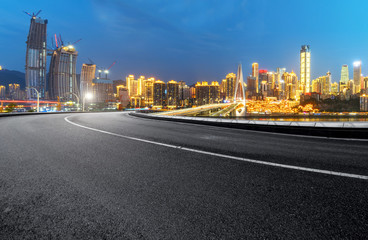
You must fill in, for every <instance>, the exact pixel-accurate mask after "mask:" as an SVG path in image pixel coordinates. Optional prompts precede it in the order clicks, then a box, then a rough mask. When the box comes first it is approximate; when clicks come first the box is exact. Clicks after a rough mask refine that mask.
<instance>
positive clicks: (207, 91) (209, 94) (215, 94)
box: [195, 74, 235, 105]
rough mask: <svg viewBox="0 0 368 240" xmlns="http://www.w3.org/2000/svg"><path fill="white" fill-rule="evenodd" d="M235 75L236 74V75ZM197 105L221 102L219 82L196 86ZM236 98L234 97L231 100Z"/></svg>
mask: <svg viewBox="0 0 368 240" xmlns="http://www.w3.org/2000/svg"><path fill="white" fill-rule="evenodd" d="M234 75H235V74H234ZM195 88H196V100H197V105H205V104H212V103H218V102H219V101H220V85H219V83H218V82H212V83H211V85H209V84H208V82H201V83H200V82H198V83H197V84H196V85H195ZM233 98H234V95H233V96H232V98H231V99H233Z"/></svg>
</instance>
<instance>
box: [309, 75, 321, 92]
mask: <svg viewBox="0 0 368 240" xmlns="http://www.w3.org/2000/svg"><path fill="white" fill-rule="evenodd" d="M311 85H312V90H311V92H313V93H321V92H322V86H321V81H320V79H319V78H316V79H313V80H312V84H311Z"/></svg>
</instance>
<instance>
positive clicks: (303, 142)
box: [0, 113, 368, 239]
mask: <svg viewBox="0 0 368 240" xmlns="http://www.w3.org/2000/svg"><path fill="white" fill-rule="evenodd" d="M65 117H68V118H67V120H68V121H70V122H67V121H66V120H65V119H64V118H65ZM73 123H74V124H73ZM76 124H78V125H76ZM86 127H87V128H86ZM127 137H128V138H127ZM0 139H1V142H0V239H50V238H51V239H326V238H333V239H339V238H343V239H363V238H366V237H367V236H368V180H365V179H359V178H356V177H354V176H356V175H358V176H363V178H364V177H367V176H368V142H359V141H344V140H332V139H320V138H303V137H296V136H286V135H278V134H269V133H262V132H252V131H245V130H236V129H226V128H217V127H210V126H201V125H193V124H183V123H175V122H165V121H158V120H149V119H140V118H136V117H131V116H129V115H127V114H125V113H89V114H69V115H68V114H56V115H47V116H45V115H34V116H16V117H2V118H0ZM165 144H166V145H165ZM220 154H221V156H220ZM234 157H238V160H237V159H234ZM243 160H246V161H243ZM247 160H257V161H260V162H258V163H252V162H248V161H247ZM267 163H278V164H283V165H282V166H291V167H304V168H306V169H312V170H316V172H310V171H305V170H296V169H289V168H285V167H282V166H270V165H267ZM320 170H327V171H333V172H334V173H343V174H352V175H351V177H349V176H350V175H347V176H345V177H344V176H336V175H331V174H328V173H320V172H318V171H320Z"/></svg>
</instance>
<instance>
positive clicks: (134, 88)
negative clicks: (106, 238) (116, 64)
mask: <svg viewBox="0 0 368 240" xmlns="http://www.w3.org/2000/svg"><path fill="white" fill-rule="evenodd" d="M126 85H127V88H128V94H129V97H135V96H138V80H136V79H134V75H129V76H128V77H126Z"/></svg>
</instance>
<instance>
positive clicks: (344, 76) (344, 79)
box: [339, 64, 349, 92]
mask: <svg viewBox="0 0 368 240" xmlns="http://www.w3.org/2000/svg"><path fill="white" fill-rule="evenodd" d="M348 82H349V67H348V65H346V64H345V65H342V67H341V78H340V84H339V88H340V89H339V91H340V92H342V91H343V90H344V88H346V86H347V84H348Z"/></svg>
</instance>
